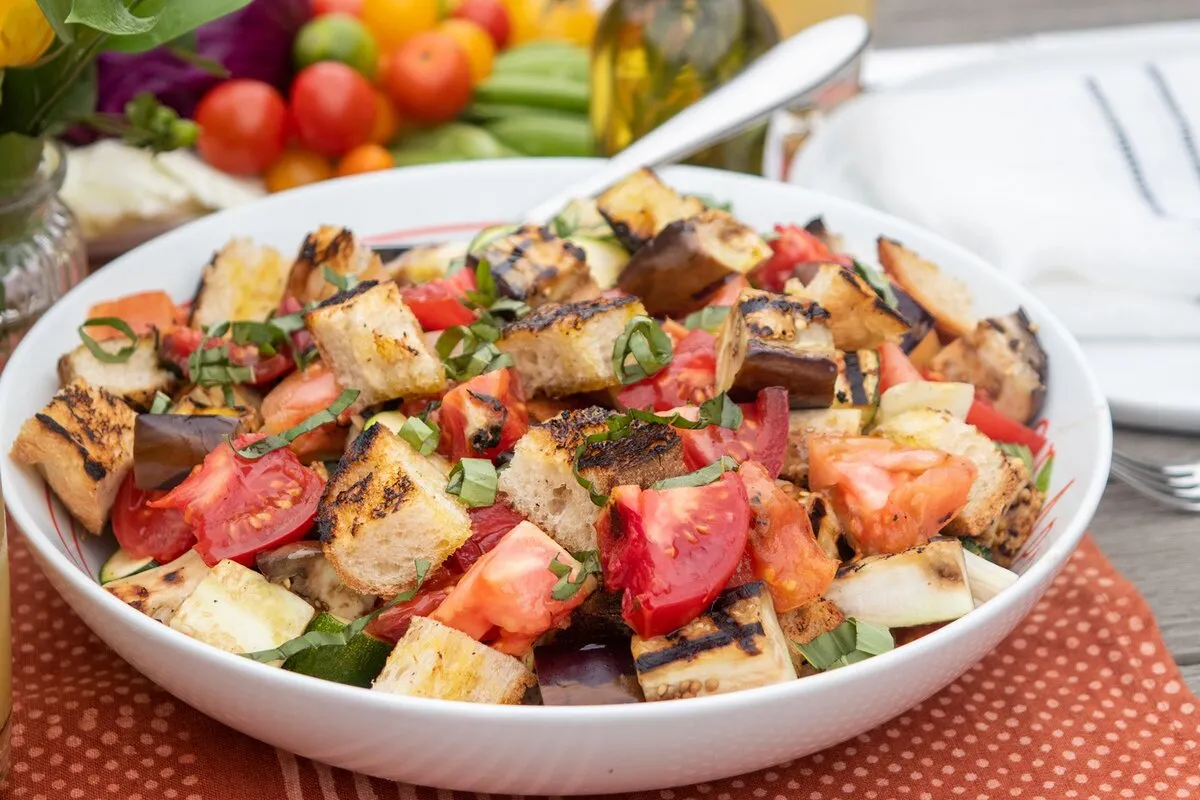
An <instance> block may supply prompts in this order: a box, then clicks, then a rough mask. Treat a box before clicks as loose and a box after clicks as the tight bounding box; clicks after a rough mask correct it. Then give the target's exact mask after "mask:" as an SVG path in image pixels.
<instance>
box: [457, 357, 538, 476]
mask: <svg viewBox="0 0 1200 800" xmlns="http://www.w3.org/2000/svg"><path fill="white" fill-rule="evenodd" d="M437 422H438V425H439V426H441V429H442V436H441V439H440V440H439V441H438V451H439V452H441V453H442V454H444V455H446V456H448V457H449V458H450V460H452V461H458V460H459V459H462V458H487V459H493V458H495V457H496V456H498V455H500V454H501V453H504V452H506V451H508V450H510V449H512V446H513V445H514V444H516V442H517V439H520V438H521V437H522V436H524V435H525V431H527V430H529V412H528V410H527V408H526V406H525V395H524V393H523V392H522V391H521V380H520V378H518V377H517V373H516V370H512V369H498V370H493V371H491V372H485V373H484V374H482V375H478V376H476V377H474V378H472V379H471V380H469V381H467V382H466V383H460V384H459V385H458V386H455V387H454V388H453V389H451V390H450V391H448V392H446V394H445V396H444V397H443V398H442V407H441V408H439V409H438V412H437Z"/></svg>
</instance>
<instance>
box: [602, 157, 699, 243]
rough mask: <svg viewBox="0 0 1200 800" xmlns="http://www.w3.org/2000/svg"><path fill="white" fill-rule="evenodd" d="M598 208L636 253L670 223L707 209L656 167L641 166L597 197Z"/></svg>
mask: <svg viewBox="0 0 1200 800" xmlns="http://www.w3.org/2000/svg"><path fill="white" fill-rule="evenodd" d="M596 209H597V210H598V211H599V212H600V215H601V216H602V217H604V219H606V220H607V221H608V224H609V227H611V228H612V230H613V233H615V234H616V235H617V239H618V240H620V242H621V244H623V245H625V249H626V250H628V251H629V252H631V253H634V252H637V250H638V249H639V248H641V247H642V245H644V244H646V243H647V242H648V241H650V240H651V239H653V238H654V237H655V236H657V235H658V233H659V231H661V230H662V229H663V228H665V227H667V225H669V224H670V223H672V222H674V221H676V220H680V219H687V218H688V217H694V216H696V215H697V214H699V213H701V212H702V211H704V203H702V202H700V200H698V199H697V198H695V197H684V196H683V195H681V194H679V192H677V191H675V190H674V189H672V188H671V187H670V186H667V185H666V184H665V183H663V182H662V181H661V180H659V178H658V176H657V175H655V174H654V172H653V171H651V170H649V169H639V170H638V171H637V172H634V173H631V174H630V175H627V176H626V177H624V178H622V179H621V180H619V181H617V182H616V183H614V184H613V185H612V186H610V187H609V188H608V189H607V190H605V191H604V193H602V194H601V195H600V196H599V197H597V198H596Z"/></svg>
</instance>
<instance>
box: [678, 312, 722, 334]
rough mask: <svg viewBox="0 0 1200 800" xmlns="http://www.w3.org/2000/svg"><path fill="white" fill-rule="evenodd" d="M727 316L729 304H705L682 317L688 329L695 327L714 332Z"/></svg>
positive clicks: (691, 329)
mask: <svg viewBox="0 0 1200 800" xmlns="http://www.w3.org/2000/svg"><path fill="white" fill-rule="evenodd" d="M728 316H729V306H706V307H704V308H702V309H700V310H699V311H693V312H692V313H691V314H688V315H687V316H686V317H684V318H683V325H684V327H685V328H687V329H688V330H689V331H694V330H697V329H702V330H706V331H708V332H710V333H716V331H717V330H718V329H720V327H721V326H722V325H723V324H724V323H725V318H726V317H728Z"/></svg>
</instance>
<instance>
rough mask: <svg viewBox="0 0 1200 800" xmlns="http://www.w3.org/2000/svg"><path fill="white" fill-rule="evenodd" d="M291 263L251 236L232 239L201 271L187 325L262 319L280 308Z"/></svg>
mask: <svg viewBox="0 0 1200 800" xmlns="http://www.w3.org/2000/svg"><path fill="white" fill-rule="evenodd" d="M290 269H291V264H289V263H288V260H287V259H286V258H284V256H283V254H282V253H280V252H279V251H278V250H276V249H275V248H274V247H270V246H268V245H264V244H256V243H254V242H252V241H251V240H249V239H233V240H231V241H230V242H229V244H227V245H225V246H224V247H222V248H221V249H220V250H219V251H217V252H216V253H215V254H214V255H213V257H212V261H210V262H208V264H207V265H206V266H205V267H204V271H203V272H202V273H200V287H199V288H198V289H197V290H196V296H195V298H194V299H193V300H192V313H191V316H190V317H189V318H188V325H189V326H191V327H193V328H199V327H204V326H209V325H216V324H218V323H220V322H229V321H232V320H263V319H266V318H267V317H268V316H269V315H270V314H272V313H274V312H275V311H276V310H277V309H278V308H279V303H280V302H281V301H282V300H283V290H284V288H285V287H286V285H287V279H288V272H289V271H290Z"/></svg>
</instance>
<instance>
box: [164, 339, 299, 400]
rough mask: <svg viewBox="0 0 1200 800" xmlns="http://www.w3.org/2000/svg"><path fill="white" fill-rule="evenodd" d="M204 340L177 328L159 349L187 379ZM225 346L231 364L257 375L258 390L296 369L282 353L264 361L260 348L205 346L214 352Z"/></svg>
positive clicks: (215, 342) (221, 342) (212, 343)
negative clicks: (190, 362) (215, 349)
mask: <svg viewBox="0 0 1200 800" xmlns="http://www.w3.org/2000/svg"><path fill="white" fill-rule="evenodd" d="M204 338H205V337H204V334H203V333H201V332H200V331H198V330H196V329H195V328H176V329H175V330H173V331H171V332H170V333H168V334H167V335H166V336H164V337H163V338H162V341H161V342H160V343H159V348H158V351H159V356H160V357H161V358H163V359H165V360H166V361H169V362H171V363H173V364H175V366H177V367H178V368H179V370H180V371H181V372H183V374H184V375H187V374H188V359H189V358H190V357H191V355H192V353H193V352H195V350H196V348H197V347H199V346H200V343H201V342H202V341H204ZM222 346H225V347H228V349H229V362H230V363H231V364H235V365H237V366H242V367H250V368H251V369H252V370H253V371H254V378H253V380H252V381H251V383H252V384H254V385H255V386H263V385H266V384H268V383H273V382H275V381H277V380H279V379H280V378H282V377H283V376H284V375H286V374H288V373H289V372H291V371H292V369H293V368H294V367H295V363H294V362H293V361H292V358H291V356H290V355H288V354H287V353H285V352H278V353H276V354H275V355H273V356H270V357H267V358H264V357H263V356H262V355H261V354H260V353H259V352H258V348H257V347H255V346H254V345H252V344H251V345H238V344H231V343H229V342H228V341H225V340H221V339H209V340H208V341H207V342H206V343H205V345H204V349H205V350H211V349H212V348H214V347H222Z"/></svg>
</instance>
